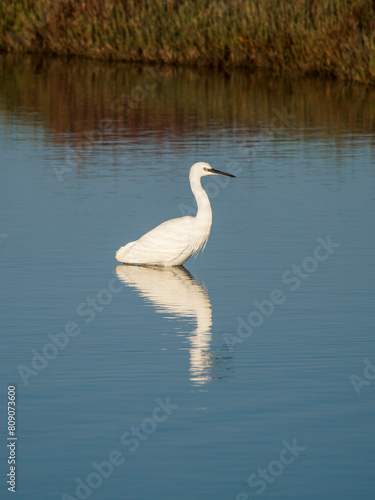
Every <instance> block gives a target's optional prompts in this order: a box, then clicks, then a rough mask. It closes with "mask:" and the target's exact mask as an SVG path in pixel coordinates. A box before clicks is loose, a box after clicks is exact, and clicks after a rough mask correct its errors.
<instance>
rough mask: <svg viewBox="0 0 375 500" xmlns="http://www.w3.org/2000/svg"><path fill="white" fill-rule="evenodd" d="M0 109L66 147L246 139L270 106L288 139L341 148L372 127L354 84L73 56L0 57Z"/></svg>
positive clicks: (266, 121)
mask: <svg viewBox="0 0 375 500" xmlns="http://www.w3.org/2000/svg"><path fill="white" fill-rule="evenodd" d="M0 107H1V111H2V115H4V116H5V120H6V126H7V127H8V129H9V132H12V131H14V130H13V129H12V127H14V121H15V117H18V118H19V119H21V120H23V121H27V122H28V124H29V125H30V126H32V125H33V124H34V125H35V124H36V123H37V122H41V124H42V125H43V128H44V130H45V132H47V133H52V134H53V141H54V142H55V143H56V145H62V144H65V143H68V145H69V146H72V148H73V149H74V151H79V150H80V148H92V147H94V145H95V143H102V142H103V141H104V140H106V139H108V140H112V139H116V140H117V141H119V140H121V137H122V136H124V135H126V136H127V138H129V139H134V140H136V139H137V138H138V136H139V134H140V133H143V132H147V133H152V134H153V136H154V137H155V138H156V139H157V141H158V142H159V144H163V143H167V142H168V141H169V139H170V136H171V134H173V136H174V137H176V138H177V139H178V138H183V137H184V136H186V134H189V133H201V134H204V133H205V132H208V131H212V130H215V131H217V133H222V130H223V128H225V129H226V130H225V133H226V137H228V136H231V135H232V136H234V135H238V134H240V135H241V134H242V135H244V137H245V139H246V140H248V141H252V140H254V138H255V137H256V136H258V135H259V131H260V130H262V129H264V128H267V127H269V125H270V123H271V122H272V120H275V110H276V112H277V113H279V114H283V116H286V117H292V120H289V123H288V125H290V126H289V129H290V130H288V132H289V133H290V134H298V133H300V126H301V125H303V126H304V129H305V130H306V131H307V132H308V134H309V135H312V136H313V135H314V134H315V133H317V132H319V131H322V130H323V131H324V133H325V134H326V135H327V136H330V137H331V136H333V137H334V139H335V140H336V141H337V143H340V141H343V140H345V136H343V135H342V134H341V133H340V131H341V130H342V129H348V131H349V130H350V132H352V133H353V132H356V133H363V134H373V133H374V131H375V89H366V88H364V87H362V86H359V85H349V84H344V83H342V82H334V81H323V80H319V79H313V78H311V79H304V80H301V79H299V80H284V79H268V78H267V77H261V76H258V77H257V76H253V75H249V74H247V73H246V72H244V71H241V70H237V71H234V72H232V73H231V74H230V75H229V74H225V73H220V72H218V71H216V70H207V69H205V70H200V69H186V68H185V69H184V68H173V67H156V66H153V67H139V66H136V65H127V64H124V63H110V62H107V63H106V62H99V61H86V60H81V59H78V58H77V59H76V60H72V59H70V60H65V59H64V58H45V57H43V58H42V57H40V58H39V57H38V56H27V57H21V56H12V55H3V56H1V57H0ZM35 110H37V111H38V113H35ZM276 117H277V114H276ZM67 134H69V139H67ZM36 140H39V138H38V139H36ZM304 140H305V141H306V140H308V137H304ZM72 141H74V143H73V144H72ZM113 147H114V148H116V146H115V145H114V146H113ZM129 147H130V148H131V144H129ZM171 147H173V144H172V145H171Z"/></svg>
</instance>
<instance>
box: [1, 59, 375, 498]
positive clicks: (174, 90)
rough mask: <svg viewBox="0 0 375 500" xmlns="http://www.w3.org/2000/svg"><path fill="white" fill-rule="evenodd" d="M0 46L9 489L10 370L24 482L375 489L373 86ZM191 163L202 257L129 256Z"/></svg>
mask: <svg viewBox="0 0 375 500" xmlns="http://www.w3.org/2000/svg"><path fill="white" fill-rule="evenodd" d="M0 63H1V64H0V66H1V72H0V76H1V82H2V85H1V88H2V90H1V91H0V162H1V185H0V190H1V196H0V205H1V223H0V256H1V262H2V266H1V273H2V277H1V281H0V287H1V292H2V294H1V298H2V300H1V306H2V312H1V317H2V322H1V323H2V344H1V357H2V362H1V367H0V370H1V377H2V386H3V397H2V398H1V400H2V405H1V406H2V417H1V421H2V431H3V432H2V436H3V437H2V443H1V457H2V458H1V477H2V482H1V489H2V493H1V496H3V495H4V498H5V495H6V494H8V492H7V487H8V485H7V484H6V481H5V480H4V477H5V474H6V473H8V472H9V465H8V464H7V458H8V454H7V448H6V444H7V440H6V437H7V435H6V431H7V430H6V391H7V387H8V386H9V385H15V386H16V388H17V399H16V418H17V427H16V436H17V449H16V451H17V455H16V471H17V476H16V481H17V485H16V491H17V494H18V498H20V499H22V500H23V499H25V500H26V499H27V500H29V499H38V500H39V499H40V500H47V499H48V500H52V499H64V500H67V499H71V498H76V499H80V498H92V499H98V500H99V499H100V500H115V499H116V500H117V499H120V498H121V499H123V498H126V499H127V500H143V499H146V498H155V499H156V498H157V499H163V500H172V499H173V500H190V499H194V500H203V499H204V500H211V499H212V500H214V499H215V500H224V499H225V500H248V499H249V498H251V499H254V498H257V497H259V496H262V497H263V498H275V499H279V500H281V499H283V500H284V499H285V500H287V499H288V500H290V499H295V500H300V499H304V500H308V499H314V500H315V499H317V498H319V499H320V500H336V499H338V498H340V499H353V500H354V499H355V500H362V499H363V500H368V499H370V498H373V497H374V494H375V476H374V473H373V463H374V458H375V447H374V446H375V434H374V432H373V423H374V416H375V403H374V394H375V344H374V326H373V325H374V316H375V314H374V305H375V304H374V302H375V301H374V286H373V282H374V247H375V235H374V230H373V228H374V225H373V221H374V209H375V197H374V187H375V178H374V153H373V131H374V130H373V128H374V125H373V123H372V121H371V119H372V114H371V109H372V108H373V106H374V102H375V101H374V94H373V92H372V91H368V92H367V94H366V93H365V92H364V90H363V89H362V88H361V87H358V88H357V89H356V88H354V89H348V88H347V87H345V86H344V85H343V84H341V83H332V82H320V81H317V82H315V81H298V82H291V83H290V82H278V81H276V80H275V81H274V82H272V81H269V80H267V81H266V83H265V81H264V80H261V79H260V80H259V81H258V80H257V79H254V78H253V77H251V76H249V75H244V74H241V73H238V74H234V76H233V77H232V78H231V79H229V80H228V78H227V77H226V76H225V75H222V74H220V73H215V72H211V71H208V70H205V71H203V70H197V71H193V70H177V69H173V70H172V69H171V70H168V71H167V70H163V71H162V72H161V76H160V77H158V78H157V79H155V82H156V83H155V85H153V86H152V88H146V87H145V85H143V84H142V82H144V81H145V80H144V78H145V77H144V73H143V71H144V69H142V68H133V67H127V66H125V65H116V64H104V63H100V62H89V63H84V62H82V61H75V60H70V61H62V62H59V60H45V61H44V62H43V61H42V63H41V62H40V60H36V61H35V60H34V59H33V58H20V59H17V60H16V61H13V60H12V59H9V58H6V57H3V58H2V59H0ZM64 75H65V76H66V78H65V79H64ZM142 85H143V87H142ZM139 88H141V89H142V88H143V91H142V92H143V93H142V94H139V95H142V97H140V98H138V100H136V101H134V95H136V94H134V93H133V94H132V89H133V91H134V89H138V91H139ZM123 95H125V96H129V95H130V96H131V95H133V101H130V105H129V106H130V108H129V109H130V111H129V112H126V113H123V112H122V114H121V113H120V114H116V113H113V108H111V107H110V106H111V103H114V102H115V101H116V99H119V97H120V96H123ZM137 95H138V94H137ZM121 99H123V98H122V97H121ZM124 99H125V98H124ZM101 120H107V121H106V122H103V121H101ZM103 123H106V125H107V129H106V131H105V132H104V133H101V134H98V133H97V134H96V136H95V135H91V136H90V134H93V132H95V131H97V130H98V127H99V125H100V124H103ZM88 137H91V139H90V140H91V142H90V140H89V139H88ZM199 160H203V161H208V162H209V163H210V164H211V165H212V166H213V167H214V168H218V169H220V170H224V171H231V172H232V173H235V174H236V175H237V178H236V179H230V180H228V182H227V181H226V179H225V178H222V179H221V178H220V179H219V178H207V179H204V180H203V184H204V186H205V187H206V188H207V191H208V192H209V194H210V197H211V201H212V207H213V213H214V221H213V227H212V231H211V235H210V238H209V241H208V244H207V246H206V249H205V251H204V253H203V254H202V255H200V256H198V257H197V259H196V260H194V259H191V260H190V261H188V262H187V263H186V265H185V268H186V269H181V268H177V269H168V270H159V269H147V268H140V267H130V268H129V267H128V266H122V265H119V263H118V262H116V261H115V259H114V254H115V251H116V250H117V249H118V248H119V247H120V246H122V245H124V244H125V243H127V242H128V241H132V240H134V239H136V238H138V237H139V236H141V235H142V234H143V233H144V232H146V231H147V230H149V229H151V228H152V227H154V226H155V225H157V224H158V223H160V222H162V221H163V220H166V219H168V218H172V217H176V216H179V215H185V214H187V213H191V212H192V211H193V210H194V206H195V205H194V201H193V198H192V194H191V191H190V188H189V184H188V171H189V168H190V166H191V165H192V164H193V163H194V162H195V161H199ZM219 181H220V182H224V184H218V182H219ZM322 242H323V243H322ZM293 266H300V267H293ZM271 299H272V301H273V302H272V301H271ZM254 301H256V304H258V305H256V304H254ZM66 332H69V334H70V335H68V334H67V333H66ZM52 339H54V341H55V344H53V342H52ZM59 342H60V344H59ZM56 344H57V345H59V346H60V347H56ZM42 355H43V356H42ZM35 356H36V357H35ZM46 356H47V358H46ZM48 357H49V358H48ZM366 360H367V361H366ZM291 449H292V451H290V450H291ZM93 464H96V465H93ZM10 494H11V493H9V495H10Z"/></svg>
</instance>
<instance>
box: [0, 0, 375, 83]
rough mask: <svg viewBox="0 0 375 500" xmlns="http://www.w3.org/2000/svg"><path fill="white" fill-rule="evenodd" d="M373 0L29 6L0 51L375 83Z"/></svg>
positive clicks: (19, 12)
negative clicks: (232, 68)
mask: <svg viewBox="0 0 375 500" xmlns="http://www.w3.org/2000/svg"><path fill="white" fill-rule="evenodd" d="M374 35H375V9H374V6H373V2H372V1H371V0H290V1H286V0H227V1H224V0H223V1H221V0H219V1H217V0H215V1H212V0H202V1H199V0H87V1H83V0H60V1H51V0H49V1H46V0H24V1H23V2H1V4H0V50H2V51H7V52H14V51H18V52H43V53H49V54H58V55H79V56H85V57H89V58H99V59H114V60H123V61H132V62H148V63H173V64H184V65H209V66H216V67H222V68H230V67H234V66H236V67H240V66H242V67H247V68H249V69H250V70H255V69H262V70H266V71H269V70H270V71H272V72H276V73H282V74H285V73H289V74H293V75H302V74H308V75H324V76H332V77H335V78H339V79H345V80H352V81H357V82H361V83H365V84H373V83H374V82H375V36H374Z"/></svg>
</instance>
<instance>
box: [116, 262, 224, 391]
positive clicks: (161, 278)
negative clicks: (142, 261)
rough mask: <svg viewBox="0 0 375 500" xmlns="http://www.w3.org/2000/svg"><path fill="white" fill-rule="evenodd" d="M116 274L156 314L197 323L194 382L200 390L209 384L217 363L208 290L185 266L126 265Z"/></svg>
mask: <svg viewBox="0 0 375 500" xmlns="http://www.w3.org/2000/svg"><path fill="white" fill-rule="evenodd" d="M116 274H117V276H118V278H119V279H120V281H121V282H122V283H124V284H125V285H127V286H130V287H133V288H135V289H136V290H137V292H138V294H139V295H140V296H141V297H142V298H144V299H146V300H147V301H149V302H150V303H151V304H152V305H153V306H154V307H155V310H156V312H158V313H160V314H163V315H164V316H165V317H168V318H171V317H172V318H176V319H186V318H188V319H190V320H195V321H196V325H197V326H196V328H195V330H193V331H192V332H191V334H190V338H189V340H190V349H189V351H190V380H191V381H192V382H193V384H194V385H197V386H202V385H204V384H206V383H207V382H209V381H210V380H211V379H212V378H213V370H214V368H215V364H216V363H215V361H216V360H215V356H214V355H213V353H212V352H211V339H212V332H211V327H212V307H211V302H210V299H209V297H208V294H207V291H206V290H205V288H204V287H203V286H201V285H199V284H198V283H197V282H196V281H195V279H194V278H193V277H192V276H191V274H190V273H189V272H188V271H187V270H186V269H185V268H184V267H182V266H175V267H169V268H163V269H161V268H160V267H157V266H155V267H150V266H147V267H145V266H128V265H124V266H117V268H116ZM219 364H221V363H219ZM220 378H221V377H220Z"/></svg>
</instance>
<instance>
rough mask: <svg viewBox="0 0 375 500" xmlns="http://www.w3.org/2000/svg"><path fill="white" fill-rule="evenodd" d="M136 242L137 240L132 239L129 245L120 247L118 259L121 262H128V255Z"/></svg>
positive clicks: (117, 253)
mask: <svg viewBox="0 0 375 500" xmlns="http://www.w3.org/2000/svg"><path fill="white" fill-rule="evenodd" d="M134 243H136V242H135V241H131V242H130V243H128V244H127V245H125V246H123V247H121V248H119V249H118V250H117V252H116V259H117V260H118V261H119V262H127V256H128V254H129V251H130V250H131V248H132V246H133V245H134Z"/></svg>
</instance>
